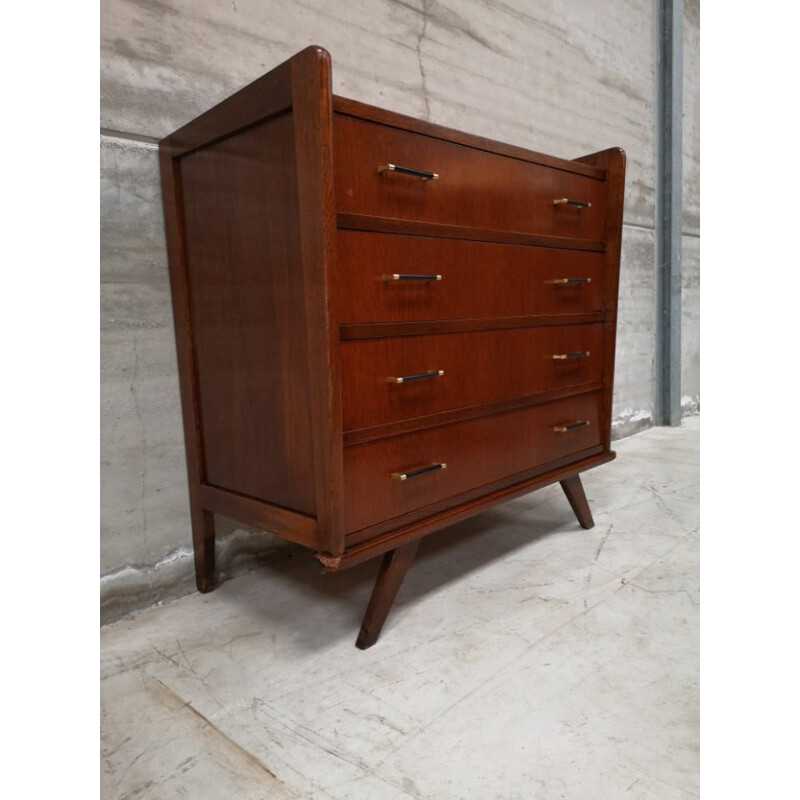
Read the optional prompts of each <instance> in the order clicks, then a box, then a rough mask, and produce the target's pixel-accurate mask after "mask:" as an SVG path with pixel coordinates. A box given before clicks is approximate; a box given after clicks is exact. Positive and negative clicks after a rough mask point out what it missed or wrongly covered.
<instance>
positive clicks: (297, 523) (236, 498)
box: [200, 484, 317, 547]
mask: <svg viewBox="0 0 800 800" xmlns="http://www.w3.org/2000/svg"><path fill="white" fill-rule="evenodd" d="M200 499H201V501H202V503H203V508H206V509H208V510H209V511H213V512H214V513H216V514H223V515H224V516H226V517H228V518H229V519H236V520H239V521H240V522H245V523H247V524H248V525H253V526H254V527H256V528H261V529H262V530H266V531H270V532H271V533H274V534H276V535H277V536H281V537H283V538H284V539H288V540H289V541H290V542H297V543H298V544H302V545H305V546H306V547H315V546H316V544H317V521H316V520H315V519H314V517H310V516H308V515H306V514H298V513H297V512H296V511H292V510H291V509H288V508H281V507H280V506H276V505H272V504H270V503H265V502H264V501H263V500H256V499H254V498H252V497H245V496H244V495H241V494H237V493H236V492H229V491H227V490H225V489H220V488H218V487H216V486H208V485H206V484H203V485H202V486H201V487H200Z"/></svg>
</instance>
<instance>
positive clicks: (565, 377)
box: [341, 323, 603, 431]
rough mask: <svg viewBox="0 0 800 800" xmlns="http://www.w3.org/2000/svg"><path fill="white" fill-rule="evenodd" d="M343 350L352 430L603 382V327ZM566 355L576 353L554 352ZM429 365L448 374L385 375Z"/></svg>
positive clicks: (346, 417) (400, 341) (418, 339)
mask: <svg viewBox="0 0 800 800" xmlns="http://www.w3.org/2000/svg"><path fill="white" fill-rule="evenodd" d="M578 353H585V354H586V355H585V356H577V354H578ZM341 354H342V407H343V417H342V418H343V427H344V430H345V431H350V430H358V429H359V428H368V427H372V426H375V425H385V424H387V423H390V422H396V421H399V420H406V419H414V418H417V417H424V416H427V415H430V414H437V413H440V412H443V411H450V410H453V409H457V408H465V407H470V406H478V405H485V404H489V403H497V402H500V401H503V400H511V399H514V398H519V397H529V396H533V395H535V394H537V393H539V392H546V391H553V390H556V389H563V388H567V387H580V386H582V385H585V384H587V383H591V382H596V381H599V380H600V379H601V377H602V374H603V370H602V366H603V326H602V324H600V323H596V324H594V325H562V326H551V327H540V328H514V329H510V330H499V331H473V332H470V333H448V334H438V335H433V336H412V337H405V338H395V339H369V340H362V341H352V342H345V343H343V344H342V349H341ZM566 354H574V355H576V357H575V358H568V359H555V358H553V356H554V355H566ZM431 370H433V371H436V370H441V371H443V372H444V374H443V375H441V376H440V377H435V378H425V379H419V380H412V381H409V382H403V383H400V384H398V383H390V382H389V381H388V380H387V379H388V378H389V377H398V376H400V377H402V376H409V375H415V374H420V373H425V372H428V371H431Z"/></svg>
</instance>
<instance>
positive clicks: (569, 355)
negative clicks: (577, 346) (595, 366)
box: [553, 350, 591, 361]
mask: <svg viewBox="0 0 800 800" xmlns="http://www.w3.org/2000/svg"><path fill="white" fill-rule="evenodd" d="M589 355H591V353H590V352H589V351H588V350H578V351H577V352H575V353H564V354H562V355H557V356H553V358H554V359H555V360H556V361H565V360H566V359H568V358H587V357H588V356H589Z"/></svg>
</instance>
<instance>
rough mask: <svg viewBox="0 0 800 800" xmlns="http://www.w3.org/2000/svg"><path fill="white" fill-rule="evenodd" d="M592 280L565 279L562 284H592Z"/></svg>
mask: <svg viewBox="0 0 800 800" xmlns="http://www.w3.org/2000/svg"><path fill="white" fill-rule="evenodd" d="M591 282H592V279H591V278H565V279H564V280H563V281H562V283H591Z"/></svg>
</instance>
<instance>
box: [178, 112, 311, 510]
mask: <svg viewBox="0 0 800 800" xmlns="http://www.w3.org/2000/svg"><path fill="white" fill-rule="evenodd" d="M294 162H295V152H294V138H293V120H292V116H291V114H284V115H283V116H281V117H277V118H275V119H272V120H270V121H268V122H265V123H262V124H260V125H258V126H256V127H254V128H250V129H248V130H247V131H245V132H243V133H240V134H238V135H236V136H231V137H229V138H227V139H225V140H223V141H222V142H219V143H218V144H214V145H211V146H209V147H206V148H203V149H202V150H197V151H195V152H194V153H192V154H190V155H188V156H186V157H184V158H182V159H181V174H182V177H183V197H184V208H185V212H184V213H185V219H186V222H185V225H186V257H187V263H188V268H189V274H190V279H191V280H190V286H191V306H192V321H193V330H194V350H195V359H196V362H197V366H198V370H197V371H198V391H199V401H200V407H201V409H202V413H201V427H202V433H203V442H204V458H205V476H206V480H207V482H208V483H210V484H213V485H214V486H219V487H220V488H223V489H228V490H230V491H234V492H238V493H240V494H244V495H247V496H249V497H254V498H256V499H260V500H264V501H267V502H270V503H274V504H275V505H279V506H283V507H285V508H292V509H296V510H297V511H300V512H302V513H304V514H310V515H314V514H315V513H316V497H315V485H314V483H313V481H311V480H309V476H310V475H311V474H312V472H313V441H312V431H311V429H310V426H309V419H310V413H311V411H310V385H309V376H308V368H307V360H306V357H304V354H305V353H306V352H307V339H306V329H305V324H304V320H305V311H304V305H305V296H304V285H303V279H302V271H301V262H300V257H299V256H300V241H301V231H300V227H299V218H298V211H297V208H298V196H297V189H296V181H297V179H296V171H295V167H294Z"/></svg>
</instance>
